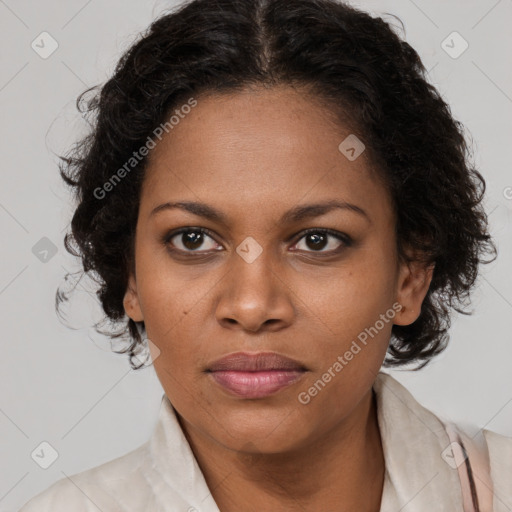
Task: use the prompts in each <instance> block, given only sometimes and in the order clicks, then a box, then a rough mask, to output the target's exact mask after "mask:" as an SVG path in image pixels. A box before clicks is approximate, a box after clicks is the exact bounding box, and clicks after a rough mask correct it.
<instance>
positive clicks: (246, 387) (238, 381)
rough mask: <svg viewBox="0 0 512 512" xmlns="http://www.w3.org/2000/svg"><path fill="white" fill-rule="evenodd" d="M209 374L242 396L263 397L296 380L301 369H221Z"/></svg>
mask: <svg viewBox="0 0 512 512" xmlns="http://www.w3.org/2000/svg"><path fill="white" fill-rule="evenodd" d="M210 375H211V376H212V377H213V378H214V379H215V381H216V382H217V383H219V384H220V385H221V386H222V387H223V388H225V389H226V390H227V391H229V392H231V393H232V394H234V395H236V396H239V397H242V398H264V397H266V396H269V395H273V394H274V393H276V392H277V391H279V390H281V389H283V388H285V387H287V386H290V385H291V384H293V383H294V382H296V381H298V380H299V379H300V378H301V377H302V376H303V375H304V372H303V371H298V370H297V371H292V370H267V371H261V372H242V371H232V370H222V371H215V372H210Z"/></svg>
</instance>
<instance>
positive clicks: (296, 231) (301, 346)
mask: <svg viewBox="0 0 512 512" xmlns="http://www.w3.org/2000/svg"><path fill="white" fill-rule="evenodd" d="M350 133H351V131H350V128H349V127H344V126H340V125H339V124H335V123H334V122H332V121H329V117H328V113H327V112H326V111H325V110H324V109H323V108H322V107H321V106H320V105H319V104H317V102H315V101H314V100H313V99H307V97H306V96H305V95H304V94H299V93H298V92H297V91H296V90H294V89H291V88H287V87H277V88H273V89H253V90H247V91H244V92H240V93H234V94H232V95H227V96H220V95H217V96H215V95H212V96H208V97H206V96H205V97H198V98H197V105H196V106H195V107H194V108H192V109H191V111H190V112H189V113H188V114H187V115H186V116H183V118H182V119H180V121H179V123H178V124H175V125H174V127H173V129H172V130H170V131H169V133H168V134H165V136H164V137H163V138H162V140H161V141H160V142H159V143H158V144H157V146H156V148H155V149H153V150H152V152H151V154H150V156H149V161H148V167H147V173H146V177H145V181H144V183H143V187H142V191H141V201H140V209H139V217H138V223H137V228H136V242H135V275H133V276H131V278H130V283H129V287H128V289H127V292H126V295H125V300H124V305H125V310H126V312H127V314H128V315H129V316H130V317H131V318H132V319H133V320H135V321H142V320H144V322H145V326H146V331H147V337H148V338H149V340H151V342H152V343H153V344H154V346H156V347H157V349H154V350H153V352H152V355H153V356H154V368H155V371H156V372H157V375H158V377H159V379H160V382H161V383H162V386H163V388H164V390H165V392H166V394H167V396H168V397H169V399H170V401H171V402H172V404H173V406H174V408H175V409H176V411H177V412H178V413H179V415H180V417H181V418H180V419H181V421H182V422H184V423H185V424H186V425H187V426H188V428H190V429H194V430H195V431H196V432H200V433H201V434H202V435H204V436H206V437H207V438H209V439H211V440H213V441H215V442H216V443H218V444H220V445H222V446H224V447H227V448H229V449H232V450H244V447H246V446H247V445H248V444H251V445H252V446H256V447H257V449H258V450H259V451H260V452H268V453H270V452H278V451H280V452H285V451H287V450H293V449H296V448H299V447H301V446H302V447H303V446H306V445H307V444H308V443H311V442H313V441H314V440H318V439H321V438H322V437H323V436H325V435H326V434H327V433H328V432H329V431H331V430H332V429H334V428H335V427H336V426H337V425H341V424H343V422H348V421H350V418H351V417H352V416H353V415H354V414H356V413H357V410H358V407H360V404H361V403H362V400H363V398H364V397H368V396H370V395H369V393H371V386H372V384H373V382H374V380H375V376H376V374H377V373H378V371H379V369H380V367H381V364H382V361H383V359H384V357H385V354H386V350H387V347H388V343H389V338H390V334H391V328H392V325H393V323H395V324H400V325H406V324H409V323H411V322H413V321H414V320H415V319H416V318H417V317H418V315H419V312H420V307H421V302H422V300H423V298H424V296H425V294H426V291H427V289H428V286H429V284H430V279H431V273H430V272H428V271H427V270H425V269H423V268H421V267H420V266H415V265H405V264H400V263H399V260H398V255H397V252H396V238H395V222H396V219H395V217H394V214H393V210H392V204H391V199H390V197H389V196H388V193H387V191H386V189H385V188H384V187H383V185H382V184H381V183H380V182H379V181H378V180H377V179H376V178H375V177H373V176H372V175H371V174H370V172H369V165H370V164H369V161H368V160H367V155H366V153H365V152H363V153H362V154H361V155H360V156H359V157H358V158H356V159H355V160H354V159H353V158H351V159H349V158H347V156H346V155H349V156H351V157H352V154H351V152H350V151H349V152H348V153H345V154H344V153H342V152H341V151H340V149H339V148H338V147H339V145H340V143H341V142H342V141H343V140H344V139H345V138H346V137H347V136H349V135H350ZM170 203H182V206H181V207H178V206H174V207H172V206H171V205H170ZM184 203H189V206H188V207H186V206H185V205H184ZM190 203H196V206H195V207H192V206H190ZM162 205H167V206H162ZM198 205H199V206H198ZM311 205H322V206H316V207H312V206H311ZM326 205H327V206H326ZM328 205H330V206H328ZM155 209H156V210H155ZM212 212H215V213H216V215H212ZM398 304H401V305H402V306H404V307H405V310H404V311H402V312H399V311H398V310H399V308H400V306H398ZM237 352H245V353H248V354H256V353H259V352H267V353H268V352H273V353H277V354H279V355H281V356H285V357H288V358H291V359H292V360H294V361H295V362H298V363H299V364H300V366H301V368H302V371H300V372H281V373H282V374H285V375H284V376H283V375H280V376H279V378H277V377H276V374H275V372H274V373H273V374H272V375H271V376H269V375H270V373H268V372H267V373H266V374H265V375H263V374H262V379H263V380H262V381H261V382H263V384H262V385H261V387H260V388H259V389H263V390H265V389H266V390H267V391H266V392H265V393H264V394H263V396H254V394H253V395H250V394H249V395H247V394H245V395H244V394H243V393H242V394H240V393H238V392H234V391H233V390H230V389H228V388H226V387H225V386H224V385H222V384H220V383H219V380H218V379H217V378H216V377H215V376H214V373H215V372H209V371H208V369H210V368H211V366H212V363H214V362H215V361H216V360H218V359H220V358H222V357H224V356H227V355H229V354H234V353H237ZM235 373H236V372H235ZM231 374H233V372H231ZM219 375H224V376H226V375H227V374H219ZM239 375H241V374H240V373H239ZM217 377H218V375H217ZM226 378H228V381H229V378H230V377H229V375H228V376H227V377H226ZM276 378H277V381H278V384H279V383H280V384H279V385H281V386H282V387H280V388H279V389H274V388H272V386H270V388H271V389H270V391H269V387H268V385H269V382H270V383H274V384H275V382H276ZM265 379H267V380H265ZM272 379H274V380H272ZM220 380H222V379H220ZM251 382H252V381H251ZM283 383H285V384H286V385H284V384H283ZM246 384H247V383H246ZM242 388H244V386H243V383H242ZM244 389H246V391H247V389H252V388H251V386H250V385H248V386H246V387H245V388H244ZM273 389H274V391H272V390H273Z"/></svg>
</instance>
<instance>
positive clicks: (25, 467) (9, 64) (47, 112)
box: [0, 0, 512, 512]
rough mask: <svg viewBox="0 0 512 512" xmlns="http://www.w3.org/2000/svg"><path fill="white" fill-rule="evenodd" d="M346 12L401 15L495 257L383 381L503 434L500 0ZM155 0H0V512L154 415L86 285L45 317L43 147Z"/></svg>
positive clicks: (55, 218)
mask: <svg viewBox="0 0 512 512" xmlns="http://www.w3.org/2000/svg"><path fill="white" fill-rule="evenodd" d="M352 3H353V4H354V5H357V6H360V7H362V8H363V9H366V10H368V11H371V12H373V13H380V14H381V13H385V12H390V13H393V14H396V15H398V16H399V17H400V18H401V19H402V20H403V22H404V24H405V28H406V33H405V38H406V39H407V40H408V41H409V42H410V43H411V44H412V45H413V47H415V48H416V49H417V50H418V52H419V53H420V55H421V57H422V59H423V61H424V63H425V65H426V67H427V68H428V69H430V70H431V71H430V77H431V81H432V82H433V83H434V84H435V85H436V86H437V87H438V88H439V90H440V91H441V93H442V94H443V95H444V97H445V99H446V100H447V101H448V102H449V103H450V105H451V106H452V110H453V113H454V115H455V117H457V118H458V119H459V120H460V121H462V122H463V123H464V124H465V125H466V127H467V129H468V131H469V133H471V135H472V137H473V139H474V146H473V147H474V150H475V159H476V162H477V164H478V165H479V167H480V169H481V171H482V173H483V175H484V177H485V178H486V180H487V185H488V194H487V202H486V208H487V211H488V212H489V213H490V222H491V227H492V233H493V235H494V237H495V239H496V242H497V244H498V247H499V251H500V254H499V258H498V260H497V261H496V262H495V263H494V264H492V265H489V266H486V267H484V268H483V273H482V276H481V278H480V281H479V286H478V289H477V290H476V292H475V294H474V300H473V308H474V309H475V313H474V315H473V316H470V317H456V318H455V319H454V323H453V327H452V330H451V336H452V340H451V344H450V346H449V348H448V349H447V350H446V352H445V353H444V354H442V355H441V356H440V357H438V358H437V360H435V362H433V363H431V364H430V366H428V367H427V368H425V369H424V370H422V371H421V372H418V373H411V372H396V371H395V372H391V373H392V374H393V375H394V376H395V377H396V378H397V379H398V380H399V381H401V382H402V383H404V384H405V385H406V386H407V387H408V388H409V390H410V391H411V392H412V393H413V394H414V396H415V397H416V398H417V399H418V400H419V401H420V402H421V403H423V404H424V405H425V406H426V407H428V408H429V409H431V410H433V411H434V412H436V413H438V414H439V415H442V416H443V417H445V418H450V419H452V420H453V421H459V422H461V423H463V424H468V425H474V427H475V429H476V428H483V427H485V428H488V429H491V430H494V431H496V432H499V433H502V434H505V435H508V436H512V376H511V374H512V372H511V356H512V343H511V341H512V340H511V327H512V325H511V317H512V273H511V271H510V269H511V263H512V198H511V197H512V189H511V188H507V187H512V172H511V163H512V162H511V152H510V145H511V140H512V138H511V136H512V133H511V131H512V130H511V124H510V118H511V117H510V114H511V110H512V87H511V78H512V76H511V75H512V73H511V67H510V51H511V49H512V31H511V30H510V20H511V19H512V2H511V1H510V0H501V1H496V0H482V1H476V0H473V1H470V2H469V1H467V0H450V1H444V0H436V1H428V2H426V1H420V0H415V1H412V0H395V1H390V0H386V1H382V0H380V1H373V0H371V1H370V0H359V1H354V2H352ZM170 5H173V3H172V2H164V1H161V0H159V1H157V2H153V1H149V0H148V1H136V2H126V1H125V0H124V1H122V0H110V1H108V2H105V1H103V2H101V1H99V0H90V1H88V2H87V1H84V0H68V1H66V2H63V1H58V0H45V1H38V2H36V1H34V0H31V1H30V0H27V1H23V0H20V1H15V0H0V26H1V36H0V37H1V41H2V44H1V45H0V55H1V71H0V73H1V74H0V105H1V112H2V117H1V120H2V122H1V138H0V144H1V148H2V161H1V167H2V182H1V183H2V186H1V189H0V225H1V228H2V244H1V247H2V249H1V253H2V266H1V271H0V310H1V312H2V329H3V333H2V355H3V357H2V358H1V360H0V374H1V388H0V389H1V396H0V439H1V452H0V461H1V468H0V471H1V472H0V511H4V512H5V511H15V510H18V508H19V507H20V506H21V505H22V504H23V503H25V501H26V500H28V499H29V498H30V497H32V496H33V495H34V494H35V493H37V492H40V491H42V490H43V489H45V488H47V487H48V486H49V485H50V484H51V483H53V482H54V481H56V480H57V479H59V478H62V477H63V476H64V475H71V474H73V473H75V472H79V471H82V470H85V469H87V468H89V467H92V466H96V465H98V464H100V463H103V462H105V461H107V460H110V459H112V458H115V457H118V456H120V455H123V454H124V453H127V452H128V451H130V450H132V449H134V448H136V447H137V446H139V445H140V444H142V443H143V442H145V441H146V440H147V439H148V438H149V436H150V434H151V431H152V428H153V425H154V423H155V421H156V417H157V413H158V407H159V404H160V398H161V395H162V393H163V390H162V388H161V386H160V384H159V382H158V380H157V378H156V376H155V374H154V371H153V369H152V368H147V369H145V370H143V371H140V372H133V371H132V370H130V367H129V365H128V361H127V359H126V356H124V355H116V354H113V353H111V352H110V347H109V343H108V341H107V340H105V339H104V340H102V339H101V337H100V336H98V335H96V334H95V333H94V331H92V330H91V329H89V328H88V326H89V325H91V321H92V318H93V317H94V318H98V311H97V310H96V311H94V306H95V304H94V299H91V295H90V294H88V293H87V291H86V288H87V287H86V286H85V285H84V288H81V285H80V286H79V287H78V289H77V292H76V294H75V295H76V296H75V299H74V304H75V305H74V307H73V308H72V309H71V310H70V321H72V322H73V324H74V325H78V326H80V327H82V328H81V329H79V330H74V331H73V330H70V329H68V328H66V327H65V326H63V325H62V324H61V323H60V322H59V320H58V319H57V317H56V315H55V312H54V294H55V289H56V287H57V286H58V285H59V284H60V283H61V282H62V280H63V278H64V275H65V273H66V269H68V270H73V269H77V268H78V267H77V266H76V262H75V261H74V259H73V258H72V257H71V256H69V255H68V254H67V253H66V252H65V250H64V247H63V242H62V237H63V234H64V231H65V229H66V227H67V224H68V222H69V219H70V213H71V205H70V197H69V195H68V192H67V191H66V189H65V188H64V187H63V185H62V183H61V180H60V177H59V175H58V172H57V158H56V156H55V154H60V153H62V152H63V151H65V150H66V149H67V148H69V146H70V145H71V144H72V142H73V141H74V140H76V139H77V138H78V136H79V135H80V134H83V131H84V129H85V128H86V125H85V122H84V121H83V119H82V118H81V117H80V116H79V115H78V114H77V113H76V112H75V110H74V102H75V98H76V97H77V95H78V94H79V93H80V92H81V91H82V90H84V89H85V88H86V86H90V85H95V84H97V83H101V82H104V81H105V80H106V79H107V78H108V76H109V75H110V74H111V72H112V71H113V68H114V66H115V64H116V62H117V60H118V58H119V57H120V55H121V52H122V51H123V50H125V49H126V48H128V47H129V45H130V44H131V43H132V42H133V41H134V39H135V38H136V36H137V34H138V33H139V31H140V30H143V29H145V28H146V27H147V25H148V24H149V23H150V21H151V20H152V19H154V18H155V17H156V16H157V15H158V14H159V13H161V12H162V10H163V9H164V8H165V7H166V6H170ZM395 24H396V23H395ZM43 31H47V32H49V33H50V34H51V36H52V37H53V38H54V39H55V40H56V41H57V42H58V45H59V46H58V49H57V50H56V51H55V52H54V53H53V54H52V55H51V56H50V57H49V58H47V59H42V58H41V57H40V56H39V55H38V54H37V53H36V52H35V51H34V50H33V49H32V48H31V43H32V41H33V40H34V39H36V38H37V37H38V36H39V34H40V33H41V32H43ZM453 31H457V32H459V33H460V34H461V35H462V37H463V38H464V39H465V40H466V41H467V42H468V43H469V48H468V49H467V50H466V51H465V52H464V53H463V54H462V55H461V56H460V57H458V58H457V59H453V58H451V57H450V56H449V55H448V54H447V53H446V52H445V51H444V50H443V48H442V47H441V43H442V41H443V40H445V38H446V37H447V36H448V35H449V34H451V33H452V32H453ZM457 44H459V43H457ZM507 191H508V193H507ZM507 197H508V199H507ZM43 237H47V238H48V239H50V240H51V241H52V242H53V243H54V244H55V245H56V247H57V253H56V254H55V255H54V256H53V257H51V258H50V259H49V260H48V261H47V262H46V263H43V262H42V261H40V259H38V258H37V257H36V255H34V253H33V252H32V248H33V247H34V246H35V245H36V244H37V243H38V242H39V241H40V239H41V238H43ZM89 312H90V314H89ZM89 336H90V337H89ZM90 338H92V339H90ZM42 441H47V442H49V443H50V444H51V445H52V446H54V447H55V449H56V450H57V451H58V453H59V457H58V459H57V460H56V461H55V463H54V464H53V465H51V466H50V467H49V468H48V469H46V470H44V469H41V468H40V467H39V466H38V465H37V464H36V463H35V462H34V461H33V460H32V459H31V456H30V454H31V452H32V451H33V450H34V449H35V448H36V447H37V446H38V445H39V444H40V443H41V442H42Z"/></svg>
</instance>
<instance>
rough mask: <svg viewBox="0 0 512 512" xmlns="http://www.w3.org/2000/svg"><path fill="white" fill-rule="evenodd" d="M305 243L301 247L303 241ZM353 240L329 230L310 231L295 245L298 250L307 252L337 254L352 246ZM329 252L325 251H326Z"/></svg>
mask: <svg viewBox="0 0 512 512" xmlns="http://www.w3.org/2000/svg"><path fill="white" fill-rule="evenodd" d="M302 240H304V242H303V243H302V245H301V241H302ZM350 244H351V239H350V237H348V236H347V235H345V234H343V233H338V232H337V231H333V230H328V229H309V230H307V231H306V232H305V234H304V235H303V236H302V238H301V239H300V240H299V242H298V243H297V244H296V245H295V247H296V249H297V250H301V251H302V250H305V251H306V252H322V253H324V252H327V253H328V252H336V251H339V249H340V248H341V247H344V246H350ZM326 248H327V250H324V249H326Z"/></svg>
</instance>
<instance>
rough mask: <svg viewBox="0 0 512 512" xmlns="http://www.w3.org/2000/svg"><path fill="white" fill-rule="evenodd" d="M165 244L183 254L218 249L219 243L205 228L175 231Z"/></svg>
mask: <svg viewBox="0 0 512 512" xmlns="http://www.w3.org/2000/svg"><path fill="white" fill-rule="evenodd" d="M165 243H166V244H167V245H171V246H172V248H174V249H177V250H179V251H182V252H203V251H212V250H217V249H218V244H217V242H215V240H214V239H213V238H212V237H211V236H209V235H208V234H207V232H206V231H205V230H204V229H203V228H186V229H182V230H180V231H175V232H173V233H171V234H169V235H168V236H167V237H166V239H165ZM199 249H201V250H199Z"/></svg>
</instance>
